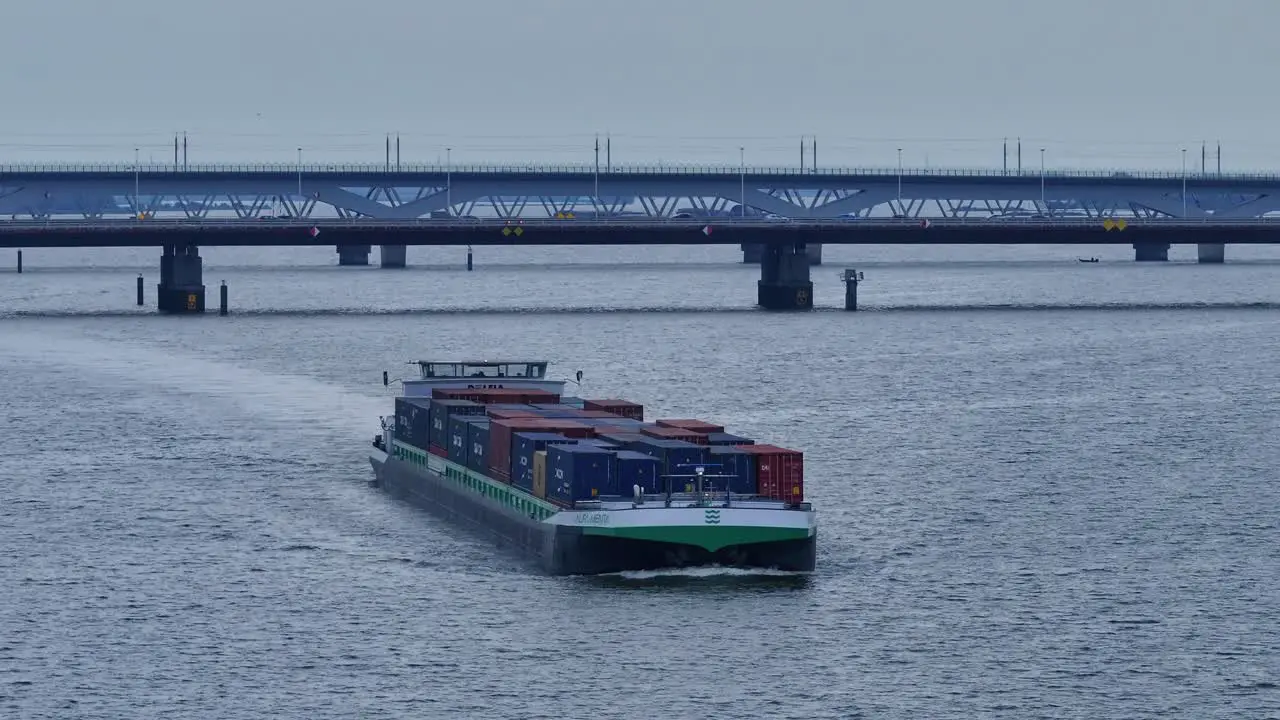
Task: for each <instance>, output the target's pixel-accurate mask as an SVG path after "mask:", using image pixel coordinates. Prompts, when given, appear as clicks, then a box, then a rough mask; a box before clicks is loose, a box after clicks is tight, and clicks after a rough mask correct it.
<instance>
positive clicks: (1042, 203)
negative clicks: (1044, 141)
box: [1040, 148, 1049, 213]
mask: <svg viewBox="0 0 1280 720" xmlns="http://www.w3.org/2000/svg"><path fill="white" fill-rule="evenodd" d="M1040 205H1041V207H1042V208H1043V210H1044V212H1045V213H1048V212H1049V205H1048V203H1046V202H1045V201H1044V148H1040Z"/></svg>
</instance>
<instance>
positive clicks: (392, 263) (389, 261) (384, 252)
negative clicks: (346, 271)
mask: <svg viewBox="0 0 1280 720" xmlns="http://www.w3.org/2000/svg"><path fill="white" fill-rule="evenodd" d="M378 247H379V251H380V252H381V256H382V267H384V268H402V267H404V266H405V264H406V259H407V257H408V254H409V253H408V250H407V249H406V248H405V246H404V245H379V246H378ZM339 253H341V251H339ZM338 262H339V263H341V262H342V257H341V255H339V257H338Z"/></svg>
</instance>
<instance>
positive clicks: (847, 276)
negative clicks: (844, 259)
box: [840, 268, 862, 310]
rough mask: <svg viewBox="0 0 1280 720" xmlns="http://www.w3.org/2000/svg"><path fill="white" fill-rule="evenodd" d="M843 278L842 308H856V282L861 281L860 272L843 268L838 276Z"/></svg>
mask: <svg viewBox="0 0 1280 720" xmlns="http://www.w3.org/2000/svg"><path fill="white" fill-rule="evenodd" d="M840 277H841V279H842V280H844V309H845V310H857V309H858V283H859V282H862V273H860V272H858V271H857V270H854V269H852V268H850V269H848V270H845V271H844V274H843V275H841V276H840Z"/></svg>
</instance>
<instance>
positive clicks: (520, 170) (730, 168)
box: [0, 163, 1280, 182]
mask: <svg viewBox="0 0 1280 720" xmlns="http://www.w3.org/2000/svg"><path fill="white" fill-rule="evenodd" d="M299 172H301V173H302V174H303V175H312V176H315V175H321V176H324V175H352V174H365V175H388V174H390V175H415V174H431V175H445V174H455V175H467V174H472V175H477V174H478V175H498V174H505V175H511V174H542V175H590V176H594V175H596V174H597V168H596V167H595V165H592V164H589V163H582V164H572V163H570V164H560V163H557V164H539V163H494V164H486V163H469V164H453V165H441V164H401V165H400V166H395V165H391V166H388V165H387V164H385V163H303V164H302V165H298V164H296V163H208V164H199V165H187V166H185V167H183V166H179V165H175V164H173V163H148V164H142V165H133V164H130V163H16V164H8V165H0V177H3V176H4V175H6V174H9V175H18V174H25V175H31V174H55V173H58V174H75V173H118V174H129V175H132V174H134V173H145V174H146V175H148V176H152V177H154V176H157V175H163V176H168V177H178V176H183V175H194V174H210V173H220V174H232V173H241V174H270V175H297V174H298V173H299ZM743 174H746V175H751V176H774V177H788V178H795V177H805V176H818V177H846V176H876V177H896V176H898V175H902V176H904V177H954V178H966V179H968V178H1000V177H1007V178H1024V179H1025V178H1040V177H1041V176H1043V177H1045V178H1057V179H1070V178H1079V179H1094V180H1115V181H1123V180H1181V179H1182V178H1184V177H1185V178H1187V179H1189V180H1217V181H1223V182H1250V181H1253V182H1276V181H1280V172H1266V173H1263V172H1255V173H1247V172H1245V173H1213V172H1191V171H1187V172H1186V173H1183V172H1181V171H1176V170H1172V171H1165V170H1132V169H1124V168H1110V169H1108V168H1100V169H1081V170H1062V169H1059V170H1045V171H1044V172H1043V173H1042V172H1041V171H1040V170H1039V169H1034V170H1031V169H1026V168H1024V169H1022V170H1021V171H1018V170H1002V169H999V168H996V169H992V168H901V169H899V168H897V167H831V168H817V169H813V168H810V169H806V170H801V169H800V168H797V167H787V166H750V167H745V168H744V167H741V166H737V165H728V164H726V165H715V164H692V163H671V164H667V163H663V164H658V165H614V166H612V167H609V168H605V167H601V168H599V175H601V176H620V177H634V176H648V175H688V176H718V177H726V176H732V177H738V176H739V175H743Z"/></svg>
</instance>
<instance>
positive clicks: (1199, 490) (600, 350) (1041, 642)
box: [0, 247, 1280, 719]
mask: <svg viewBox="0 0 1280 720" xmlns="http://www.w3.org/2000/svg"><path fill="white" fill-rule="evenodd" d="M202 252H203V254H204V255H205V258H206V270H205V280H206V283H208V285H209V287H210V290H209V304H210V306H211V307H216V302H217V300H216V298H217V292H216V285H217V284H218V282H219V281H221V280H226V281H227V284H228V287H229V289H230V292H231V305H232V310H233V312H232V314H231V315H230V316H228V317H218V316H217V315H216V313H209V314H208V315H207V316H205V317H200V318H191V317H185V318H173V317H161V316H159V315H157V314H156V313H155V312H154V310H153V304H154V284H155V276H156V273H157V270H156V268H157V267H158V261H157V258H156V257H155V256H156V255H158V253H157V252H156V251H154V250H133V249H126V250H109V251H103V250H98V251H92V250H68V251H58V252H53V251H42V252H36V251H28V252H27V254H26V264H27V269H28V272H26V273H24V274H22V275H18V274H16V273H13V272H11V271H7V270H6V271H3V272H0V394H2V397H3V401H4V412H3V413H0V483H2V484H3V485H2V486H3V488H4V495H3V497H0V593H2V594H3V597H4V601H3V602H2V603H0V628H3V630H2V631H0V716H3V717H13V718H31V719H35V718H59V719H61V718H118V717H131V718H143V717H164V718H209V717H218V718H261V717H277V718H349V717H361V718H401V717H441V718H452V717H477V718H481V717H482V718H592V719H601V718H685V717H729V718H736V719H747V718H849V717H865V718H922V717H929V718H972V717H993V718H1038V717H1072V718H1086V717H1087V718H1112V717H1114V718H1136V717H1162V718H1170V717H1179V718H1263V717H1277V710H1276V708H1278V707H1280V690H1278V689H1277V686H1278V684H1280V670H1278V668H1280V631H1277V630H1276V628H1277V623H1276V618H1277V617H1278V616H1280V580H1278V579H1280V551H1278V550H1277V548H1280V529H1278V524H1280V521H1278V520H1277V510H1276V508H1277V506H1278V505H1280V489H1278V488H1277V483H1276V479H1277V474H1276V468H1277V467H1280V449H1278V447H1277V444H1276V442H1275V439H1276V437H1277V431H1278V430H1280V419H1278V416H1277V414H1276V410H1275V409H1276V407H1277V405H1278V403H1280V365H1278V364H1277V362H1276V360H1275V357H1276V355H1275V352H1276V343H1277V341H1278V340H1280V312H1278V311H1280V282H1278V281H1280V250H1272V249H1269V248H1236V247H1230V248H1228V260H1229V263H1228V264H1227V265H1223V266H1199V265H1196V264H1195V263H1194V262H1189V261H1188V260H1189V259H1193V256H1194V248H1175V251H1174V259H1175V262H1171V263H1169V264H1142V265H1138V264H1135V263H1133V262H1132V261H1131V253H1132V251H1131V250H1130V249H1128V248H1127V247H1126V248H1079V249H1072V248H1066V249H1064V248H1060V247H1058V248H1055V247H1026V248H999V247H994V248H933V247H931V248H880V247H877V248H827V251H826V257H827V264H826V265H824V266H823V267H821V268H818V269H816V270H815V274H814V277H815V286H816V287H815V297H816V300H817V303H818V305H819V308H818V310H817V311H815V312H813V313H809V314H803V315H790V314H772V313H764V312H758V311H756V310H754V309H753V308H752V307H751V306H752V304H753V302H754V294H755V288H754V283H755V280H756V278H757V277H758V269H756V268H752V267H744V266H742V265H740V264H737V263H736V259H737V257H738V256H737V253H736V250H735V249H733V248H728V247H720V248H717V247H712V248H689V249H682V248H627V249H601V248H596V249H589V250H583V249H580V248H545V249H481V250H479V251H478V252H477V257H476V261H477V266H476V270H475V272H471V273H467V272H466V271H465V270H464V269H463V267H462V262H463V255H462V254H461V251H459V250H457V249H421V248H415V249H411V250H410V263H411V264H413V265H414V267H411V268H409V269H407V270H403V271H390V270H388V271H383V270H380V269H378V268H376V267H370V268H367V269H365V268H337V267H335V266H334V265H335V259H336V258H335V255H334V254H333V251H332V248H329V249H323V248H312V249H266V250H249V249H222V248H213V249H208V250H204V251H202ZM1077 255H1080V256H1089V255H1095V256H1098V257H1101V258H1102V260H1103V262H1100V263H1098V264H1082V263H1078V262H1076V260H1075V257H1076V256H1077ZM375 260H376V250H375ZM845 267H857V268H858V269H859V270H862V271H863V272H865V273H866V277H867V282H866V283H865V284H864V285H863V286H862V288H861V295H862V300H863V303H864V306H865V308H866V311H865V312H858V313H847V312H844V311H842V310H840V309H839V308H840V307H841V304H842V302H843V291H842V287H841V285H840V283H839V280H838V279H837V274H838V273H839V271H840V270H842V269H843V268H845ZM138 272H142V273H144V274H145V275H146V276H147V301H148V305H147V306H146V307H143V308H137V307H135V306H134V304H133V303H134V281H133V278H134V277H135V276H136V274H137V273H138ZM499 356H502V357H532V358H540V359H546V360H548V361H550V362H551V363H552V368H553V371H554V372H557V373H559V374H561V375H563V376H565V377H569V376H572V374H573V372H574V371H575V370H579V369H580V370H582V371H583V373H584V380H583V383H584V387H583V388H582V389H581V391H580V392H581V394H583V395H586V396H615V397H616V396H620V397H624V398H628V399H632V400H635V401H637V402H641V403H643V404H644V405H645V406H646V407H647V416H648V417H659V416H686V417H687V416H693V417H701V418H706V419H709V420H715V421H719V422H722V423H723V424H726V425H728V426H729V429H730V431H731V432H738V433H741V434H746V435H749V436H752V437H755V438H758V439H761V440H764V441H769V442H773V443H776V444H780V445H784V446H789V447H794V448H798V449H802V450H804V452H805V454H806V459H805V462H806V476H807V494H808V496H809V498H810V499H811V500H812V501H813V502H814V503H815V504H816V505H817V507H818V508H819V511H820V528H821V529H820V549H819V558H818V564H819V567H818V569H817V571H816V572H814V573H813V574H812V575H808V576H803V575H786V574H778V573H744V572H734V571H727V570H719V569H702V570H692V571H681V572H675V571H673V572H657V573H629V574H622V575H616V576H606V577H600V578H547V577H541V576H539V575H537V574H535V573H532V572H530V571H529V570H528V569H527V568H526V567H525V566H523V565H521V564H519V563H518V562H517V561H515V560H513V559H511V558H508V557H506V556H504V555H502V554H501V553H500V552H498V551H496V550H495V549H494V548H492V547H491V546H490V545H488V544H487V543H485V542H484V541H481V540H477V539H476V538H474V537H471V536H469V535H467V534H465V533H463V532H460V531H458V530H457V529H455V528H453V527H451V526H447V525H442V524H440V523H439V522H437V521H434V520H433V519H431V518H429V517H428V516H426V515H425V514H423V513H422V512H420V511H418V510H415V509H413V508H410V507H406V506H404V505H401V504H399V503H397V502H396V501H394V500H391V499H389V498H387V497H386V496H384V495H383V494H381V493H380V492H379V491H377V490H375V489H371V488H370V487H368V485H367V481H368V479H369V477H370V469H369V467H368V463H367V460H366V455H365V453H366V448H367V447H368V443H369V440H370V439H371V438H372V436H373V435H374V434H375V432H376V431H377V421H376V416H377V415H378V414H380V413H390V412H391V406H392V405H391V400H390V396H389V394H388V392H387V391H386V390H385V389H384V388H383V387H382V385H381V373H382V371H383V370H389V371H390V372H391V373H392V375H393V376H398V375H402V374H404V372H405V371H406V370H407V368H406V367H405V366H404V364H403V363H404V362H406V361H408V360H413V359H418V358H446V359H455V358H461V359H470V358H484V357H499Z"/></svg>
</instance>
